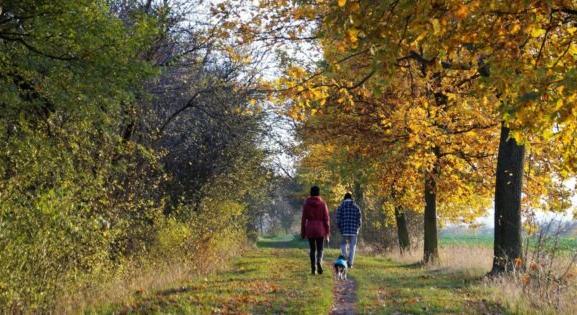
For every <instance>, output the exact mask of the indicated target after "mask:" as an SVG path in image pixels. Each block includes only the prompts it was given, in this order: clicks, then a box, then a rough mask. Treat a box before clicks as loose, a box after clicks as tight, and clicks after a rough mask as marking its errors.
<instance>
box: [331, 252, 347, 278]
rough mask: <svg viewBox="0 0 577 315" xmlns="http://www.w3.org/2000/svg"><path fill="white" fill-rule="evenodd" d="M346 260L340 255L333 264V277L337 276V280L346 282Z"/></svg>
mask: <svg viewBox="0 0 577 315" xmlns="http://www.w3.org/2000/svg"><path fill="white" fill-rule="evenodd" d="M347 266H348V264H347V260H346V259H345V256H343V255H340V256H339V258H337V260H336V261H335V263H334V267H335V275H336V276H337V280H346V279H347Z"/></svg>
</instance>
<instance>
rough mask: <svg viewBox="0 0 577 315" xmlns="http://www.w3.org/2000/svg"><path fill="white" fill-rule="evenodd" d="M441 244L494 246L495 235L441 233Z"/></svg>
mask: <svg viewBox="0 0 577 315" xmlns="http://www.w3.org/2000/svg"><path fill="white" fill-rule="evenodd" d="M439 242H440V245H441V246H455V245H459V246H486V247H491V246H493V235H488V234H481V235H473V234H470V235H469V234H441V237H439Z"/></svg>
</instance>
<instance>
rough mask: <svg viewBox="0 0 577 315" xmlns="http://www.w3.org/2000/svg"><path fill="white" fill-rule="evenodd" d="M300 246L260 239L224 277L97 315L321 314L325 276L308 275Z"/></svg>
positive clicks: (325, 304) (329, 283)
mask: <svg viewBox="0 0 577 315" xmlns="http://www.w3.org/2000/svg"><path fill="white" fill-rule="evenodd" d="M305 245H306V244H305V243H304V242H302V241H296V240H289V239H284V240H282V239H281V240H279V239H263V240H260V241H259V243H258V249H254V250H251V251H249V252H248V253H246V254H245V255H243V256H242V257H239V258H238V259H236V261H235V262H234V263H233V265H232V267H231V268H230V270H229V271H226V272H221V273H217V274H214V275H211V276H208V277H206V278H199V279H194V280H191V281H190V282H187V283H181V284H178V285H174V286H173V287H170V288H166V289H165V290H161V291H157V292H151V293H146V294H143V295H142V296H137V297H136V298H135V299H134V301H133V302H131V303H130V304H129V305H113V306H109V307H107V309H106V310H101V311H100V312H98V313H118V312H121V313H147V314H151V313H152V314H160V313H163V314H165V313H171V314H182V313H187V314H213V313H234V314H265V313H266V314H269V313H277V314H278V313H283V314H327V313H328V312H329V309H330V307H331V305H332V302H333V301H332V299H333V297H332V287H333V279H332V277H331V276H330V273H325V274H324V275H322V276H311V275H310V274H309V273H310V271H309V265H308V253H307V251H305V250H304V249H302V247H303V246H305Z"/></svg>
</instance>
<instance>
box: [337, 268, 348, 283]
mask: <svg viewBox="0 0 577 315" xmlns="http://www.w3.org/2000/svg"><path fill="white" fill-rule="evenodd" d="M335 275H336V277H337V280H346V279H347V268H343V267H340V266H335Z"/></svg>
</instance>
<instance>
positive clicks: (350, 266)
mask: <svg viewBox="0 0 577 315" xmlns="http://www.w3.org/2000/svg"><path fill="white" fill-rule="evenodd" d="M347 268H349V269H352V268H353V265H352V264H351V263H350V262H348V261H347Z"/></svg>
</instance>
